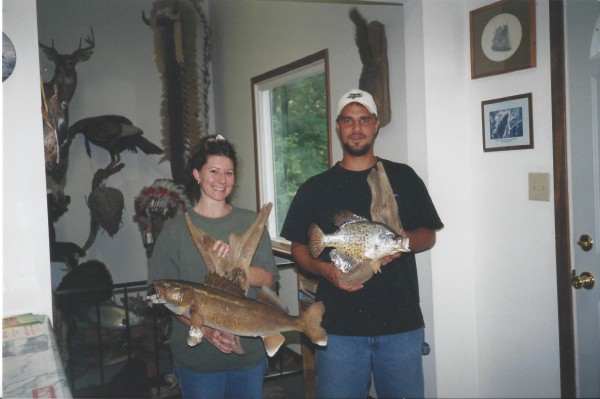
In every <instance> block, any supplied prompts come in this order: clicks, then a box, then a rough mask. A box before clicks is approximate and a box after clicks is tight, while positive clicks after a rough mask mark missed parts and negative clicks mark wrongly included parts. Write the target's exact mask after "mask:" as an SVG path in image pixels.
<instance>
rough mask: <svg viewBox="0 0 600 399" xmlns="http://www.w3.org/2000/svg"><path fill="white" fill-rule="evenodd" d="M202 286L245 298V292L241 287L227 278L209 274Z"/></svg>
mask: <svg viewBox="0 0 600 399" xmlns="http://www.w3.org/2000/svg"><path fill="white" fill-rule="evenodd" d="M204 285H206V286H208V287H212V288H215V289H217V290H221V291H225V292H228V293H230V294H233V295H237V296H246V292H245V291H244V289H243V288H242V287H240V286H239V285H238V284H236V283H235V282H233V281H231V280H230V279H228V278H227V277H223V276H219V275H218V274H217V273H209V274H208V275H207V276H206V278H205V279H204Z"/></svg>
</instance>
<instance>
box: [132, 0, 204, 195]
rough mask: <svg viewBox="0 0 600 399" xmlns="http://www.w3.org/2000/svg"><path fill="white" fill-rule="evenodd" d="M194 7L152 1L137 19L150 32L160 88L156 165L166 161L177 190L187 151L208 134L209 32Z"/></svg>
mask: <svg viewBox="0 0 600 399" xmlns="http://www.w3.org/2000/svg"><path fill="white" fill-rule="evenodd" d="M199 2H200V0H189V1H185V0H156V1H155V2H154V4H153V7H152V10H151V11H150V16H149V17H148V18H146V16H145V15H144V13H142V19H143V21H144V22H145V23H146V25H148V26H150V27H151V28H152V29H153V31H154V51H155V54H156V57H155V60H156V66H157V68H158V71H159V73H160V75H161V80H162V83H163V101H162V108H161V115H162V133H163V140H162V146H163V148H164V150H165V155H164V156H163V157H162V158H161V161H165V160H168V161H170V163H171V177H172V178H173V180H174V181H175V183H177V184H185V182H186V181H185V179H186V175H185V164H186V162H187V157H188V155H189V152H190V149H191V148H194V146H195V145H196V143H197V142H198V140H199V139H200V138H201V137H202V136H204V135H205V134H206V133H207V131H208V87H209V85H210V77H209V69H208V64H209V61H210V29H209V26H208V22H207V19H206V16H205V14H204V12H203V10H202V7H201V6H200V4H199ZM197 49H201V51H200V52H199V51H197ZM198 72H199V73H198ZM199 118H200V119H199Z"/></svg>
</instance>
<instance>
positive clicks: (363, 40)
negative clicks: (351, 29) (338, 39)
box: [350, 8, 392, 127]
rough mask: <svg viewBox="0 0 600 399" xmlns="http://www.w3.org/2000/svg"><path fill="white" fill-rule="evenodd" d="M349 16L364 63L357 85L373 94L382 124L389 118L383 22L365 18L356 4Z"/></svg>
mask: <svg viewBox="0 0 600 399" xmlns="http://www.w3.org/2000/svg"><path fill="white" fill-rule="evenodd" d="M350 19H351V20H352V22H354V24H355V25H356V37H355V39H356V45H357V46H358V54H359V56H360V61H361V62H362V64H363V68H362V72H361V74H360V79H359V81H358V88H359V89H361V90H365V91H367V92H369V93H371V95H372V96H373V100H375V104H376V105H377V114H378V116H379V126H380V127H383V126H385V125H387V124H388V123H390V121H391V120H392V110H391V106H390V86H389V68H388V59H387V39H386V36H385V26H384V25H383V24H382V23H381V22H377V21H371V22H367V20H366V19H365V18H364V17H363V16H362V15H361V14H360V13H359V12H358V10H357V9H356V8H352V9H351V10H350Z"/></svg>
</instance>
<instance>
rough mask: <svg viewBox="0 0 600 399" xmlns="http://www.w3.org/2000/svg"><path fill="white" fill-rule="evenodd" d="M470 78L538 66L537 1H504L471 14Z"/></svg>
mask: <svg viewBox="0 0 600 399" xmlns="http://www.w3.org/2000/svg"><path fill="white" fill-rule="evenodd" d="M469 23H470V36H471V79H477V78H482V77H484V76H492V75H498V74H502V73H507V72H512V71H517V70H520V69H526V68H533V67H535V66H536V42H535V0H502V1H498V2H496V3H492V4H489V5H487V6H485V7H481V8H478V9H476V10H473V11H471V12H470V13H469Z"/></svg>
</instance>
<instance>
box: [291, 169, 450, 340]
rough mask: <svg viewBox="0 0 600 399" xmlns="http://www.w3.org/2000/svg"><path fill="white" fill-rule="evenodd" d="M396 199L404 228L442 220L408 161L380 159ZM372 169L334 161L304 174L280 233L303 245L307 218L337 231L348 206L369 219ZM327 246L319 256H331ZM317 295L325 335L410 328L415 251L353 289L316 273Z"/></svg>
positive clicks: (415, 310)
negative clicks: (323, 168) (338, 220)
mask: <svg viewBox="0 0 600 399" xmlns="http://www.w3.org/2000/svg"><path fill="white" fill-rule="evenodd" d="M380 161H381V162H382V164H383V166H384V168H385V171H386V174H387V176H388V180H389V182H390V185H391V187H392V190H393V192H394V196H395V198H396V202H397V204H398V212H399V214H400V221H401V223H402V226H403V228H404V229H405V230H407V231H411V230H414V229H417V228H419V227H425V228H430V229H433V230H438V229H441V228H442V227H443V224H442V222H441V220H440V218H439V216H438V214H437V211H436V209H435V207H434V205H433V202H432V201H431V198H430V196H429V193H428V191H427V188H426V187H425V184H424V183H423V181H422V180H421V178H419V176H418V175H417V174H416V173H415V172H414V170H413V169H412V168H410V167H409V166H407V165H404V164H400V163H395V162H391V161H387V160H382V159H380ZM371 170H372V169H367V170H364V171H359V172H354V171H349V170H346V169H343V168H342V167H341V166H340V165H339V163H338V164H336V165H334V166H333V167H332V168H331V169H329V170H327V171H325V172H323V173H321V174H319V175H316V176H313V177H311V178H310V179H308V180H307V181H306V182H305V183H304V184H303V185H302V186H301V187H300V188H299V189H298V192H297V193H296V196H295V197H294V200H293V201H292V204H291V205H290V209H289V211H288V214H287V217H286V219H285V222H284V225H283V228H282V231H281V235H282V236H283V237H285V238H286V239H288V240H290V241H292V242H297V243H300V244H305V245H306V244H308V230H309V226H310V224H311V223H315V224H316V225H318V226H319V227H320V228H321V229H322V230H323V232H324V233H325V234H331V233H333V232H335V231H337V229H338V227H337V226H336V225H335V224H334V216H335V215H336V214H337V213H338V212H340V211H342V210H349V211H351V212H353V213H355V214H356V215H360V216H363V217H366V218H367V219H369V220H370V219H371V214H370V207H371V190H370V188H369V185H368V182H367V177H368V175H369V173H370V172H371ZM330 250H331V248H328V249H326V250H325V251H323V253H322V254H321V255H320V257H321V258H322V259H323V260H326V261H328V262H329V261H330V259H329V251H330ZM317 300H322V301H323V302H324V304H325V315H324V317H323V323H322V325H323V327H324V328H325V329H326V330H327V332H328V333H330V334H335V335H354V336H375V335H386V334H395V333H400V332H406V331H412V330H414V329H417V328H420V327H423V325H424V323H423V315H422V314H421V308H420V305H419V284H418V279H417V269H416V262H415V255H414V254H413V253H404V254H402V256H400V258H398V259H396V260H394V261H393V262H392V263H389V264H387V265H385V266H383V267H382V268H381V273H377V274H375V275H374V276H373V277H372V278H371V279H369V280H368V281H367V282H365V284H364V288H363V289H361V290H358V291H356V292H346V291H343V290H340V289H338V288H336V287H335V286H334V285H333V284H331V283H330V282H329V281H328V280H326V279H324V278H321V279H320V281H319V288H318V291H317Z"/></svg>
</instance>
